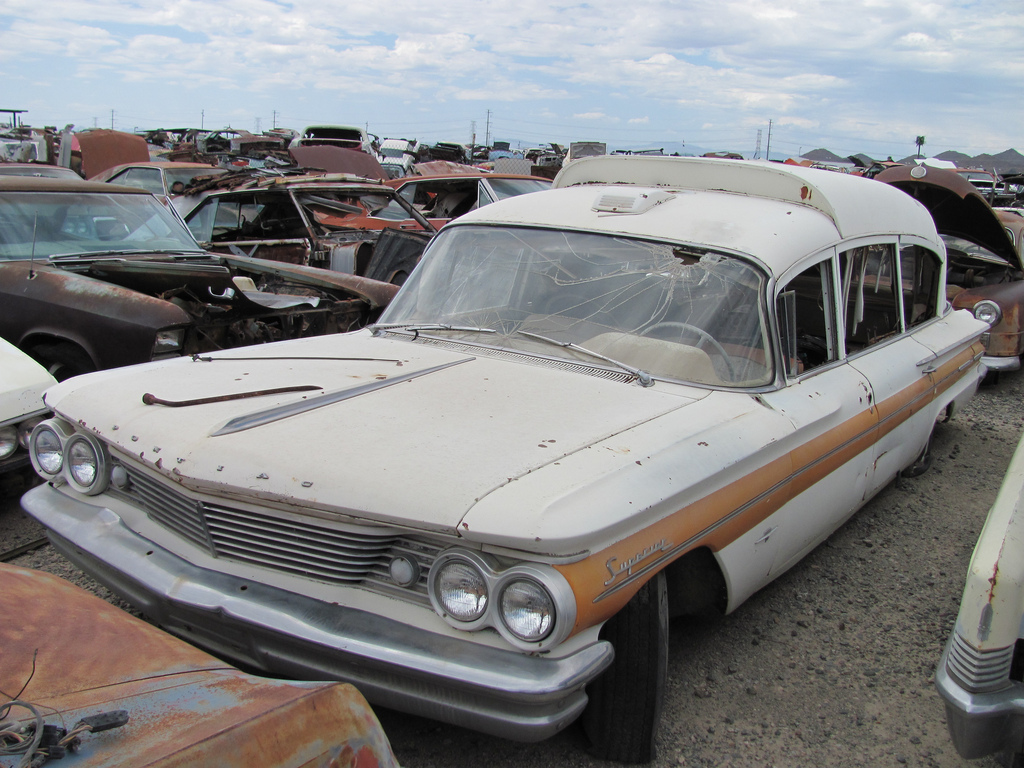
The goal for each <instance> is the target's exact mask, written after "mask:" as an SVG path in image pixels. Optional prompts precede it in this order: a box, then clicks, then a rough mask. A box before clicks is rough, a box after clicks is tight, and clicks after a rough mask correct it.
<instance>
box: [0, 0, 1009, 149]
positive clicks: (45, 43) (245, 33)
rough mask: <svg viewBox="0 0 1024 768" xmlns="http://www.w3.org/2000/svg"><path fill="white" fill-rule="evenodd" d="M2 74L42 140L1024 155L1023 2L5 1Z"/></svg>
mask: <svg viewBox="0 0 1024 768" xmlns="http://www.w3.org/2000/svg"><path fill="white" fill-rule="evenodd" d="M0 77H2V82H3V88H2V91H0V92H2V97H0V108H4V109H25V110H28V114H27V115H25V117H24V119H25V121H26V123H27V124H30V125H55V126H58V127H63V126H64V125H66V124H68V123H72V124H74V125H75V126H76V128H88V127H94V126H95V127H101V128H110V127H114V128H117V129H118V130H126V131H131V130H134V129H136V128H157V127H205V128H223V127H227V126H231V127H235V128H244V129H247V130H251V131H257V130H266V129H269V128H271V127H274V126H279V127H287V128H296V129H301V128H303V127H304V126H305V125H308V124H312V123H348V124H359V125H363V126H366V127H368V129H369V131H370V132H371V133H374V134H377V135H378V136H380V137H382V138H384V137H405V138H419V139H420V140H423V141H428V142H433V141H442V140H443V141H459V142H469V141H470V139H471V137H472V135H473V131H474V129H475V132H476V137H477V141H478V142H483V140H484V139H485V137H487V136H488V135H489V136H490V138H491V139H492V140H494V139H498V140H511V141H513V142H514V143H522V144H523V145H533V144H542V143H545V142H549V141H554V142H557V143H568V142H569V141H573V140H583V139H589V140H598V141H606V142H608V143H609V145H611V146H612V147H613V148H631V147H633V148H640V147H649V146H663V145H665V146H670V147H672V148H673V149H675V148H676V147H678V144H679V143H680V142H684V143H685V147H686V148H687V149H690V148H692V149H697V148H699V149H700V150H702V151H703V150H708V149H711V150H733V151H740V152H744V153H752V152H753V151H754V150H755V148H756V147H757V142H758V134H759V132H760V141H761V156H764V152H765V150H766V149H767V147H768V143H769V134H770V141H771V152H772V156H773V157H776V156H790V155H797V154H799V153H800V152H804V151H808V150H810V149H814V148H816V147H827V148H829V149H831V150H832V151H834V152H836V153H838V154H852V153H854V152H864V153H867V154H869V155H872V156H874V157H885V156H887V155H892V156H894V157H896V158H897V159H899V158H900V157H905V156H906V155H909V154H913V153H914V152H915V149H916V148H915V138H916V137H917V136H921V135H923V136H924V137H925V141H926V143H925V151H926V153H928V154H938V153H940V152H943V151H945V150H949V149H955V150H958V151H962V152H965V153H967V154H971V155H975V154H980V153H982V152H991V153H998V152H1001V151H1003V150H1005V149H1008V148H1011V147H1014V148H1017V149H1019V150H1021V151H1022V152H1024V135H1022V134H1024V106H1022V103H1024V98H1022V87H1024V6H1022V4H1021V2H1020V0H976V1H973V2H972V1H969V0H932V1H929V0H632V2H621V1H620V0H615V1H612V0H591V1H590V2H572V1H571V0H543V2H541V1H540V0H517V2H515V3H507V2H500V1H499V2H489V3H485V2H478V1H476V0H443V1H442V2H423V1H422V0H416V1H415V2H413V1H412V0H380V1H375V0H360V2H347V1H346V0H47V1H46V2H40V0H3V2H0ZM0 118H2V116H0ZM769 126H770V128H769ZM684 151H685V150H684Z"/></svg>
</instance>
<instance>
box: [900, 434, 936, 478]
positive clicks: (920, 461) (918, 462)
mask: <svg viewBox="0 0 1024 768" xmlns="http://www.w3.org/2000/svg"><path fill="white" fill-rule="evenodd" d="M931 465H932V436H931V435H928V440H927V442H925V444H924V448H923V449H922V450H921V453H920V454H918V457H917V458H916V459H914V463H913V464H911V465H910V466H909V467H907V468H905V469H904V470H903V471H901V472H900V477H918V476H919V475H923V474H924V473H925V472H927V471H928V469H929V468H930V467H931Z"/></svg>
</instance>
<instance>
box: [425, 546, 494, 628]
mask: <svg viewBox="0 0 1024 768" xmlns="http://www.w3.org/2000/svg"><path fill="white" fill-rule="evenodd" d="M434 590H435V595H436V597H437V601H438V603H439V604H440V605H441V607H442V608H443V609H444V610H445V612H446V613H447V614H448V615H449V616H451V617H452V618H453V619H458V620H459V621H475V620H477V619H479V618H480V617H481V616H483V614H484V612H485V611H486V610H487V581H486V580H485V579H484V575H483V574H482V573H480V571H479V570H478V569H477V568H476V566H474V565H473V564H472V563H468V562H466V561H464V560H452V561H450V562H448V563H445V564H444V565H443V566H442V567H441V569H440V570H439V571H438V572H437V579H436V581H435V583H434Z"/></svg>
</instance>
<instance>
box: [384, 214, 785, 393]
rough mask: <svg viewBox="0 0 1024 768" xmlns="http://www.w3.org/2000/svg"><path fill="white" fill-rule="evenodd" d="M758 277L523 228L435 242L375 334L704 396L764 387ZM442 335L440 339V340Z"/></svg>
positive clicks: (742, 269)
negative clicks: (696, 387) (633, 376)
mask: <svg viewBox="0 0 1024 768" xmlns="http://www.w3.org/2000/svg"><path fill="white" fill-rule="evenodd" d="M766 283H767V278H766V276H765V274H764V272H763V271H762V270H761V269H760V268H759V267H757V266H756V265H755V264H754V263H753V262H749V261H746V260H744V259H741V258H738V257H736V256H732V255H728V254H723V253H717V252H714V251H708V250H707V249H702V248H699V247H687V246H683V245H680V244H673V243H664V242H654V241H646V240H640V239H636V238H628V237H622V236H612V235H604V234H594V233H585V232H568V231H555V230H545V229H532V228H527V227H498V226H471V225H464V226H454V227H451V228H450V229H447V230H445V231H443V232H441V233H440V234H439V235H438V236H437V238H435V240H434V242H433V244H432V245H431V246H430V247H429V248H428V250H427V253H426V254H425V256H424V258H423V261H422V262H421V264H420V266H419V267H417V269H416V271H415V272H414V273H413V275H412V276H411V277H410V278H409V281H408V282H407V283H406V285H405V286H404V287H403V289H402V291H401V292H400V293H399V294H398V296H396V297H395V300H394V301H393V302H392V304H391V305H390V307H389V308H388V309H387V310H386V312H385V314H384V315H383V316H382V317H381V320H380V324H379V325H380V327H387V326H420V327H423V328H427V327H435V328H436V327H444V328H445V330H447V331H449V333H450V334H454V335H456V336H457V335H458V333H459V331H460V329H461V328H465V329H466V333H467V334H471V333H475V332H476V331H477V329H493V331H494V333H489V334H488V336H487V337H486V338H483V339H481V338H480V337H473V336H471V335H467V337H466V340H467V341H472V342H474V343H481V344H485V345H487V346H497V347H502V348H507V349H513V350H516V351H520V352H525V353H535V354H541V355H555V356H558V357H563V358H566V359H570V360H574V361H580V360H590V361H591V362H593V360H594V359H595V358H596V359H600V360H603V361H605V362H609V363H610V364H612V365H616V366H619V367H622V368H625V369H626V370H629V371H633V372H634V373H638V374H639V373H640V372H649V373H650V374H651V375H652V376H654V377H655V378H667V379H674V380H679V381H686V382H693V383H697V384H706V385H711V386H730V387H748V386H762V385H765V384H768V383H769V382H771V380H772V378H773V369H772V359H771V353H770V348H769V345H768V342H767V339H768V334H767V321H766V317H767V313H766V308H765V301H764V295H765V286H766ZM446 335H447V334H446ZM447 336H448V338H451V336H450V335H447Z"/></svg>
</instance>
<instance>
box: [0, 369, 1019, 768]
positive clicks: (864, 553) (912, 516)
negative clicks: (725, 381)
mask: <svg viewBox="0 0 1024 768" xmlns="http://www.w3.org/2000/svg"><path fill="white" fill-rule="evenodd" d="M1022 390H1024V376H1021V375H1004V376H1003V380H1002V382H1000V384H999V385H997V386H995V387H986V388H984V389H983V390H982V391H981V392H980V393H979V395H978V397H977V398H975V400H974V402H973V403H972V404H971V405H970V406H969V408H968V409H966V410H965V411H964V412H963V413H961V414H960V415H959V416H958V418H957V419H956V420H954V421H953V422H951V423H949V424H946V425H941V426H940V427H939V428H938V430H937V432H936V438H935V441H934V451H933V454H934V463H933V465H932V469H931V470H930V471H929V472H927V473H925V474H924V475H922V476H921V477H919V478H916V479H913V480H908V479H904V480H900V481H898V482H897V483H895V484H893V485H890V486H889V487H888V488H886V489H885V490H884V491H883V492H882V493H881V494H880V495H879V496H877V497H876V498H875V499H874V500H873V501H872V502H871V503H870V504H869V505H868V506H866V507H865V508H864V509H863V510H861V511H860V512H859V513H858V514H857V515H856V516H855V517H854V518H853V519H852V520H851V521H850V522H849V523H847V524H846V526H845V527H843V528H842V529H841V530H840V531H838V532H837V533H836V534H835V535H833V536H832V537H831V539H829V540H828V541H827V542H826V543H825V544H824V545H822V546H821V547H819V548H818V549H817V550H816V551H814V552H813V553H812V554H811V555H810V556H809V557H808V558H806V559H805V560H804V561H803V562H802V563H801V564H799V565H798V566H796V567H795V568H794V569H792V570H791V571H790V572H788V573H787V574H785V575H783V576H782V577H781V578H779V579H778V580H777V581H775V582H774V583H773V584H771V585H769V586H768V587H767V588H765V589H764V590H762V591H761V592H760V593H758V594H757V595H755V596H754V597H753V598H751V599H750V600H749V601H748V602H747V603H746V604H744V605H743V606H741V607H740V608H739V610H737V611H736V612H735V613H734V614H732V615H730V616H724V617H720V618H713V619H701V620H683V621H676V622H674V623H673V624H672V647H671V655H670V667H669V688H668V694H667V702H666V709H665V712H664V715H663V725H662V730H661V734H660V737H659V754H658V758H657V760H656V761H655V763H653V765H655V766H716V767H717V766H737V767H738V766H785V767H789V766H829V767H830V768H840V767H842V766H851V767H852V766H857V767H858V768H859V767H860V766H873V767H874V766H972V767H973V768H993V767H994V766H995V765H996V762H995V761H994V760H991V759H985V760H979V761H975V762H971V763H968V762H967V761H965V760H961V759H960V758H959V756H958V755H957V754H956V751H955V750H954V749H953V746H952V744H951V743H950V741H949V738H948V736H947V734H946V726H945V721H944V717H943V708H942V704H941V701H940V699H939V696H938V694H937V693H936V692H935V689H934V687H933V685H932V673H933V671H934V668H935V664H936V662H937V661H938V658H939V653H940V652H941V649H942V646H943V644H944V643H945V641H946V638H947V637H948V636H949V632H950V629H951V627H952V625H953V622H954V619H955V618H956V612H957V607H958V604H959V601H960V593H961V590H962V589H963V583H964V576H965V574H966V570H967V565H968V562H969V560H970V555H971V551H972V549H973V547H974V542H975V540H976V538H977V535H978V532H979V531H980V530H981V525H982V523H983V521H984V519H985V514H986V512H987V510H988V506H989V505H990V504H991V503H992V500H993V499H994V498H995V494H996V490H997V489H998V486H999V483H1000V482H1001V480H1002V475H1003V473H1004V472H1005V470H1006V467H1007V464H1008V463H1009V460H1010V455H1011V454H1012V452H1013V450H1014V448H1015V447H1016V444H1017V440H1018V438H1019V437H1020V434H1021V431H1022V428H1024V409H1022V408H1021V395H1022ZM38 535H39V531H38V528H37V527H35V524H34V523H32V522H31V521H28V520H27V519H25V518H24V516H23V515H22V513H21V512H20V511H19V510H18V509H17V504H16V500H15V499H7V500H5V501H4V502H3V503H2V505H0V551H6V550H9V549H11V548H12V547H13V546H15V545H17V544H20V543H23V542H24V541H27V540H30V539H32V538H33V537H36V536H38ZM14 562H16V563H17V564H19V565H24V566H29V567H36V568H42V569H45V570H48V571H53V572H57V573H60V574H61V575H64V576H69V577H71V578H73V579H74V580H76V581H78V582H79V583H83V584H89V583H90V582H89V581H88V580H87V579H85V577H83V576H82V575H81V574H80V573H77V572H75V571H74V570H73V569H72V568H71V567H70V566H69V565H68V564H67V563H66V562H65V561H63V560H62V559H61V558H60V557H59V556H58V555H56V554H55V553H54V552H53V551H52V550H51V549H50V547H49V546H45V547H43V548H41V549H37V550H35V551H34V552H32V553H30V554H27V555H23V556H21V557H19V558H17V559H16V560H15V561H14ZM93 587H94V588H96V589H97V590H98V591H100V592H101V593H104V594H105V590H102V588H97V587H95V585H93ZM378 714H379V716H380V719H381V722H382V723H383V724H384V728H385V730H386V731H387V733H388V735H389V737H390V738H391V741H392V744H393V746H394V749H395V752H396V754H397V756H398V758H399V760H400V761H401V763H402V765H403V766H406V768H428V767H430V766H434V767H437V768H442V767H443V766H449V767H458V766H474V768H476V766H488V768H505V767H510V766H529V767H539V766H556V765H557V766H601V765H608V764H607V763H604V762H602V761H595V760H592V759H591V758H590V757H589V756H588V755H587V754H586V752H585V750H584V743H583V738H582V736H581V734H580V733H579V731H578V730H577V729H576V728H571V729H569V730H568V731H567V732H565V733H563V734H561V735H559V736H558V737H556V738H554V739H551V740H550V741H547V742H544V743H541V744H517V743H513V742H508V741H503V740H500V739H493V738H489V737H485V736H481V735H479V734H476V733H473V732H470V731H466V730H463V729H460V728H457V727H453V726H446V725H441V724H438V723H435V722H431V721H428V720H423V719H420V718H415V717H410V716H407V715H404V714H401V713H397V712H390V711H387V710H379V711H378Z"/></svg>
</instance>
